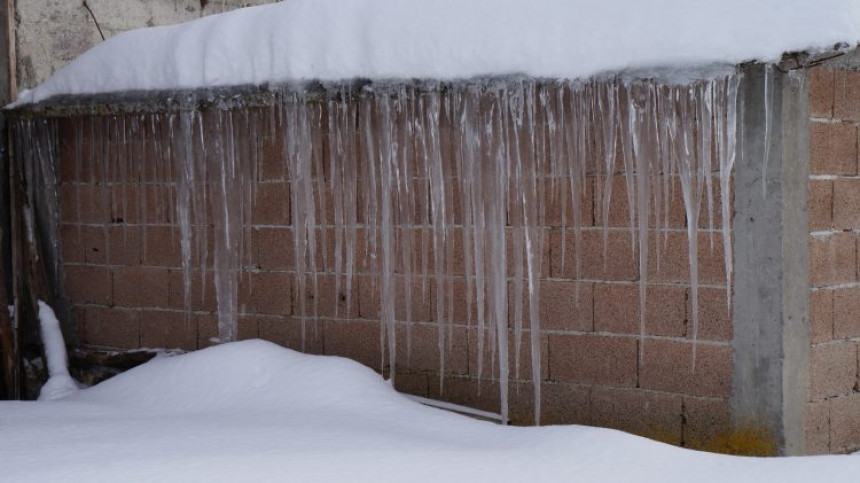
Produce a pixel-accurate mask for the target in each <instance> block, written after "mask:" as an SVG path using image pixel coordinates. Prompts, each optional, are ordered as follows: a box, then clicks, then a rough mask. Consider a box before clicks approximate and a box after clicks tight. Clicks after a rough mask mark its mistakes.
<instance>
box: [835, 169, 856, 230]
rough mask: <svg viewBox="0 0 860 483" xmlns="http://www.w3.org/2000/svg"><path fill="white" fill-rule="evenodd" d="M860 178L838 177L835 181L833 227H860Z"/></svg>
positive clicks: (839, 228)
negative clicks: (859, 208) (859, 207)
mask: <svg viewBox="0 0 860 483" xmlns="http://www.w3.org/2000/svg"><path fill="white" fill-rule="evenodd" d="M858 206H860V179H845V178H843V179H837V180H835V181H834V182H833V228H835V229H837V230H851V229H857V228H860V210H858V209H857V207H858Z"/></svg>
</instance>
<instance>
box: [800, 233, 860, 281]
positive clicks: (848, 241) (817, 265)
mask: <svg viewBox="0 0 860 483" xmlns="http://www.w3.org/2000/svg"><path fill="white" fill-rule="evenodd" d="M809 253H810V256H809V281H810V283H811V284H812V286H814V287H824V286H828V285H836V284H840V283H846V282H853V281H855V280H857V249H856V236H855V235H854V234H853V233H835V234H832V235H827V236H810V237H809Z"/></svg>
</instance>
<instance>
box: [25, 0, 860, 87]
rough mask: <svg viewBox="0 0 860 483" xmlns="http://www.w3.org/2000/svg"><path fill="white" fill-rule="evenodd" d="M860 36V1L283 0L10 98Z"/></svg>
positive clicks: (594, 62) (591, 59) (717, 53)
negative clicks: (524, 0) (429, 0)
mask: <svg viewBox="0 0 860 483" xmlns="http://www.w3.org/2000/svg"><path fill="white" fill-rule="evenodd" d="M858 41H860V2H857V1H856V0H817V1H815V2H813V1H810V0H757V1H755V2H749V1H746V0H720V1H716V2H715V1H708V0H700V1H691V0H650V1H647V2H645V1H635V0H608V1H601V2H595V1H593V0H531V1H528V2H523V1H522V0H470V1H462V0H435V1H432V2H428V1H425V0H286V1H284V2H281V3H277V4H272V5H264V6H258V7H251V8H244V9H240V10H236V11H233V12H229V13H225V14H221V15H214V16H211V17H206V18H202V19H199V20H195V21H193V22H189V23H187V24H182V25H174V26H168V27H156V28H149V29H141V30H135V31H131V32H127V33H124V34H121V35H118V36H116V37H114V38H112V39H110V40H108V41H107V42H104V43H102V44H100V45H98V46H96V47H95V48H93V49H91V50H90V51H88V52H86V53H85V54H83V55H82V56H81V57H80V58H78V59H77V60H75V61H74V62H73V63H71V64H70V65H68V66H67V67H65V68H63V69H61V70H60V71H58V72H57V73H56V74H55V75H54V76H53V77H52V78H50V79H49V80H48V81H47V82H45V83H44V84H42V85H40V86H38V87H37V88H35V89H33V90H30V91H24V92H22V93H21V94H20V96H19V98H18V104H27V103H35V102H40V101H43V100H46V99H49V98H50V97H52V96H56V95H62V94H72V95H74V94H96V93H111V92H123V91H137V90H172V89H192V88H198V87H215V86H237V85H261V84H265V83H286V82H291V81H302V80H311V79H318V80H323V81H337V80H347V79H352V78H356V77H363V78H370V79H403V78H433V79H463V78H471V77H475V76H490V75H505V74H527V75H531V76H536V77H550V78H585V77H590V76H592V75H595V74H599V73H602V72H617V71H621V70H625V69H643V68H652V67H667V66H668V67H672V68H684V67H685V66H702V65H709V64H729V65H734V64H737V63H739V62H744V61H749V60H762V61H773V60H777V59H778V58H779V57H780V56H781V55H782V54H783V53H785V52H791V51H798V50H821V49H830V48H833V47H834V45H835V44H837V43H841V42H845V43H848V44H850V45H854V44H856V43H857V42H858Z"/></svg>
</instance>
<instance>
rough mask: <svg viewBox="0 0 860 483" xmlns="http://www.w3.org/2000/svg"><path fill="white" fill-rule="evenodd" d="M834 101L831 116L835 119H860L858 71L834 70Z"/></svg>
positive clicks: (859, 75)
mask: <svg viewBox="0 0 860 483" xmlns="http://www.w3.org/2000/svg"><path fill="white" fill-rule="evenodd" d="M834 77H835V78H834V88H835V98H836V99H835V102H834V107H833V117H834V118H836V119H842V120H850V121H857V120H860V100H858V99H857V92H858V91H860V72H857V71H852V70H837V71H835V72H834Z"/></svg>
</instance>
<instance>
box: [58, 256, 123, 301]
mask: <svg viewBox="0 0 860 483" xmlns="http://www.w3.org/2000/svg"><path fill="white" fill-rule="evenodd" d="M64 271H65V279H66V284H65V289H66V295H67V296H68V297H69V300H71V301H72V303H75V304H99V305H111V304H112V303H113V301H114V299H113V286H112V284H111V273H110V270H109V269H108V268H107V267H100V266H93V265H66V266H65V267H64Z"/></svg>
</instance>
